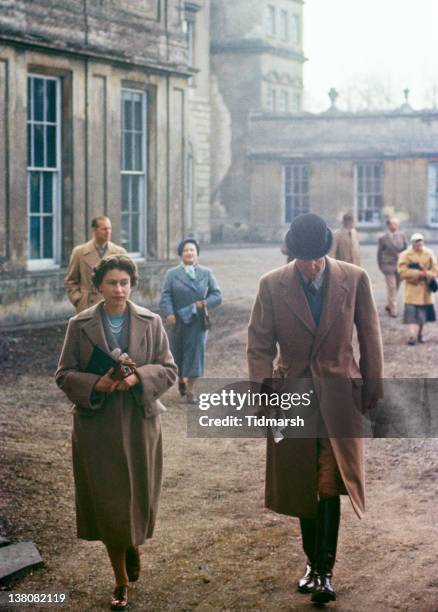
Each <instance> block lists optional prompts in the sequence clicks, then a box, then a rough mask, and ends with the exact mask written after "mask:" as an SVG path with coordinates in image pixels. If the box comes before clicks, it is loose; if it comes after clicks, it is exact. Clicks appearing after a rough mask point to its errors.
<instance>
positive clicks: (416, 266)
mask: <svg viewBox="0 0 438 612" xmlns="http://www.w3.org/2000/svg"><path fill="white" fill-rule="evenodd" d="M398 273H399V274H400V277H401V278H402V279H403V280H404V281H405V289H404V303H405V310H404V316H403V323H405V324H406V325H408V330H409V338H408V344H409V345H410V346H413V345H414V344H415V343H416V342H424V338H423V327H424V325H425V324H426V323H427V322H428V321H435V320H436V316H435V307H434V297H433V292H432V288H435V290H436V280H435V277H436V276H437V275H438V268H437V262H436V259H435V256H434V254H433V252H432V251H431V250H430V249H428V248H426V247H425V246H424V237H423V235H422V234H418V233H416V234H413V235H412V236H411V246H410V247H409V248H408V249H406V250H405V251H403V252H402V253H400V257H399V260H398ZM434 285H435V286H434Z"/></svg>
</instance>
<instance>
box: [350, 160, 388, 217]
mask: <svg viewBox="0 0 438 612" xmlns="http://www.w3.org/2000/svg"><path fill="white" fill-rule="evenodd" d="M360 167H362V168H365V169H366V168H369V167H373V168H376V167H378V168H379V169H380V174H379V183H380V191H377V190H374V191H362V192H359V168H360ZM383 171H384V167H383V162H382V161H380V160H371V161H358V162H355V163H354V181H353V182H354V198H353V200H354V201H353V210H354V217H355V219H356V223H357V226H358V227H364V228H366V227H381V225H382V211H383V205H384V203H383V187H384V184H383V179H384V176H383ZM362 179H365V180H367V179H371V180H373V181H375V180H376V178H375V177H374V176H373V177H366V176H365V177H362ZM360 197H365V198H369V197H371V198H377V197H380V199H381V206H380V207H378V208H376V207H375V208H374V209H373V210H379V211H380V215H379V218H378V219H375V220H372V221H362V220H360V219H359V216H360V209H359V198H360ZM364 210H368V209H364Z"/></svg>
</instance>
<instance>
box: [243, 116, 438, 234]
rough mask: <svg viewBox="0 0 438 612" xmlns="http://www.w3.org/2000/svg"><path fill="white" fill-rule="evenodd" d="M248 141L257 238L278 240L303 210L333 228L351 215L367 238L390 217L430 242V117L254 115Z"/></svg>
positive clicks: (435, 219)
mask: <svg viewBox="0 0 438 612" xmlns="http://www.w3.org/2000/svg"><path fill="white" fill-rule="evenodd" d="M248 142H249V145H248V159H249V163H250V168H251V169H250V183H251V218H250V224H251V226H252V227H254V228H257V231H258V232H259V234H260V236H261V237H263V238H264V239H270V240H272V239H276V240H279V239H281V236H282V235H284V232H285V230H286V228H287V227H288V225H289V223H290V222H291V221H292V219H293V218H294V217H295V216H296V215H298V214H300V213H303V212H309V211H311V212H315V213H318V214H321V215H322V216H324V217H325V218H326V219H327V220H328V221H329V222H330V223H331V224H332V225H333V226H335V225H337V224H338V223H339V221H340V219H341V217H342V215H343V213H345V212H349V211H352V212H353V213H354V215H355V219H356V223H357V225H358V228H359V229H360V230H361V233H362V234H363V238H365V237H368V238H370V239H371V238H373V239H375V236H374V237H373V236H372V234H373V233H375V232H376V231H381V230H382V228H383V227H384V221H385V217H387V216H389V215H396V216H398V217H399V218H400V219H401V220H402V221H403V224H404V226H405V227H406V228H407V229H408V228H415V230H419V229H421V231H423V232H424V233H425V234H426V236H427V237H428V238H429V239H436V236H437V230H436V228H438V112H437V111H414V110H413V109H412V108H411V107H410V106H409V105H408V104H405V105H404V106H403V107H401V108H400V109H398V110H395V111H387V112H367V113H346V112H341V111H339V110H338V109H337V108H336V107H335V106H332V107H331V109H329V111H327V112H325V113H321V114H310V113H298V114H295V115H289V116H286V115H284V116H278V115H274V114H267V113H258V114H254V115H253V116H252V117H251V119H250V135H249V141H248ZM364 234H368V236H364Z"/></svg>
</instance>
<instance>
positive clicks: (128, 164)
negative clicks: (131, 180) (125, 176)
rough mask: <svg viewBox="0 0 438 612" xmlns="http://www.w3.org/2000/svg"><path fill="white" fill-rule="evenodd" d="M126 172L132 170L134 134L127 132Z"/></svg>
mask: <svg viewBox="0 0 438 612" xmlns="http://www.w3.org/2000/svg"><path fill="white" fill-rule="evenodd" d="M123 152H124V164H123V169H124V170H132V169H133V168H132V134H131V132H125V133H124V135H123Z"/></svg>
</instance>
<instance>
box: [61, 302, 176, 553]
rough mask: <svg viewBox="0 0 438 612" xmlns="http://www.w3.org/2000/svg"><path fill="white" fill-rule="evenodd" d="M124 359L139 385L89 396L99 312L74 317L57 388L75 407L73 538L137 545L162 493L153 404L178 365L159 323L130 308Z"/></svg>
mask: <svg viewBox="0 0 438 612" xmlns="http://www.w3.org/2000/svg"><path fill="white" fill-rule="evenodd" d="M129 308H130V321H129V325H130V327H129V346H128V354H129V356H130V357H131V358H132V359H133V361H134V362H135V363H136V364H137V371H138V374H139V377H140V379H141V384H138V385H137V386H135V387H134V388H133V389H131V390H129V391H114V392H113V393H111V394H104V393H98V394H97V397H95V395H92V394H93V388H94V385H95V384H96V382H97V380H98V379H99V376H97V375H95V374H89V373H85V372H84V370H85V369H86V367H87V364H88V361H89V359H90V356H91V354H92V351H93V347H94V346H95V345H98V346H99V347H100V348H102V349H104V350H106V351H108V346H107V344H106V340H105V335H104V331H103V326H102V322H101V318H100V314H99V310H100V309H99V305H96V306H93V307H91V308H88V309H87V310H85V311H83V312H81V313H80V314H78V315H76V316H75V317H73V318H72V319H71V320H70V322H69V326H68V329H67V334H66V337H65V341H64V346H63V349H62V353H61V357H60V360H59V365H58V370H57V372H56V375H55V376H56V383H57V385H58V386H59V387H60V388H61V389H62V390H63V391H64V393H65V394H66V395H67V397H68V398H69V399H70V400H71V401H72V402H73V403H74V420H73V434H72V444H73V470H74V479H75V492H76V518H77V529H78V537H80V538H82V539H85V540H102V541H103V542H105V543H106V544H112V545H115V546H117V545H120V546H135V545H138V544H141V543H142V542H143V541H144V540H145V538H149V537H151V536H152V532H153V529H154V524H155V518H156V515H157V508H158V500H159V495H160V488H161V474H162V445H161V428H160V417H159V414H160V412H163V410H165V409H164V407H163V405H162V404H161V402H160V401H159V400H158V398H159V397H160V396H161V395H162V394H163V393H164V392H165V391H166V390H167V389H168V388H169V387H170V386H172V385H173V384H174V382H175V380H176V365H175V363H174V361H173V357H172V355H171V353H170V351H169V347H168V342H167V336H166V333H165V332H164V329H163V327H162V324H161V320H160V318H159V317H158V316H157V315H155V314H153V313H152V312H150V311H149V310H147V309H146V308H141V307H140V306H136V305H134V304H133V303H132V302H129Z"/></svg>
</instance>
